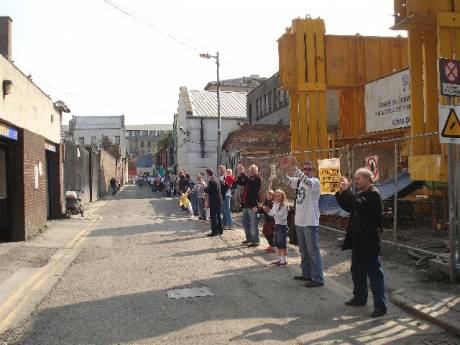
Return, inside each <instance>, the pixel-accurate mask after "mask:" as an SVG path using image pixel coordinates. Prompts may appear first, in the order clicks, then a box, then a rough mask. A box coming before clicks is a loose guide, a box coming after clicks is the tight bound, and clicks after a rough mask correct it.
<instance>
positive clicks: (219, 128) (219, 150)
mask: <svg viewBox="0 0 460 345" xmlns="http://www.w3.org/2000/svg"><path fill="white" fill-rule="evenodd" d="M200 57H201V58H203V59H208V60H209V59H215V60H216V66H217V82H216V83H217V151H216V152H217V165H216V168H217V167H218V166H219V165H220V164H222V118H221V114H220V56H219V52H217V53H216V55H211V54H209V53H206V54H200Z"/></svg>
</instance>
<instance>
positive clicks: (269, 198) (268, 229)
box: [259, 189, 275, 253]
mask: <svg viewBox="0 0 460 345" xmlns="http://www.w3.org/2000/svg"><path fill="white" fill-rule="evenodd" d="M274 198H275V192H274V191H273V190H271V189H270V190H268V191H267V194H266V195H265V201H264V203H263V205H262V207H261V208H260V209H259V214H261V215H263V217H264V226H263V228H262V234H264V236H265V238H266V239H267V242H268V247H267V248H266V249H265V252H266V253H275V245H274V242H273V240H274V235H275V219H274V218H273V217H271V216H270V215H269V214H268V213H267V212H265V209H266V208H268V209H269V210H271V209H272V208H273V199H274Z"/></svg>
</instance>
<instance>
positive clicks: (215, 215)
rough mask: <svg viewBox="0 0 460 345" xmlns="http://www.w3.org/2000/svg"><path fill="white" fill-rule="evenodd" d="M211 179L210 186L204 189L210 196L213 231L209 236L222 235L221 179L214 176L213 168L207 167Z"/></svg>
mask: <svg viewBox="0 0 460 345" xmlns="http://www.w3.org/2000/svg"><path fill="white" fill-rule="evenodd" d="M206 174H207V175H208V178H209V181H208V186H207V187H206V188H205V189H204V191H205V193H206V194H208V198H209V211H210V218H211V233H210V234H208V235H207V236H208V237H214V236H218V235H222V233H223V227H222V216H221V213H222V194H221V191H220V181H219V179H218V178H217V177H216V176H214V172H213V171H212V169H206Z"/></svg>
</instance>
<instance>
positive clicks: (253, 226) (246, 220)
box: [241, 208, 260, 243]
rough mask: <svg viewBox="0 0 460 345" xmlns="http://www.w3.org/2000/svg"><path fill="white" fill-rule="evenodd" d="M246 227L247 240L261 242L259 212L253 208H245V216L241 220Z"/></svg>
mask: <svg viewBox="0 0 460 345" xmlns="http://www.w3.org/2000/svg"><path fill="white" fill-rule="evenodd" d="M241 222H242V223H243V227H244V233H245V235H246V240H247V241H249V242H251V243H259V241H260V240H259V229H258V227H257V212H254V211H253V210H252V208H245V209H243V218H242V220H241Z"/></svg>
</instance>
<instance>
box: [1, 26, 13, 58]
mask: <svg viewBox="0 0 460 345" xmlns="http://www.w3.org/2000/svg"><path fill="white" fill-rule="evenodd" d="M12 23H13V20H12V19H11V18H10V17H0V54H1V55H3V56H4V57H5V58H6V59H8V60H9V61H12V59H13V56H12V54H11V27H12Z"/></svg>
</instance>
